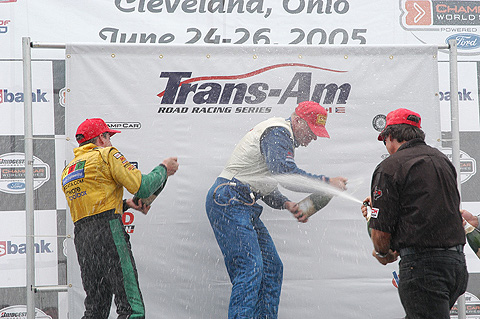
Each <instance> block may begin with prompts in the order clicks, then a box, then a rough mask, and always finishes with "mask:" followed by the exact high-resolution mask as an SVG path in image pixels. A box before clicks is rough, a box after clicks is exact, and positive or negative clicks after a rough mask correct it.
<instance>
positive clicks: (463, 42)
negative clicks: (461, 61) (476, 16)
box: [445, 33, 480, 50]
mask: <svg viewBox="0 0 480 319" xmlns="http://www.w3.org/2000/svg"><path fill="white" fill-rule="evenodd" d="M452 39H455V40H457V47H458V48H459V49H463V50H472V49H476V48H478V47H480V36H479V35H477V34H473V33H458V34H454V35H451V36H449V37H448V38H447V39H446V40H445V42H446V43H448V41H449V40H452Z"/></svg>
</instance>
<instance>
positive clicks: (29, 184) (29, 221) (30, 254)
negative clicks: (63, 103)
mask: <svg viewBox="0 0 480 319" xmlns="http://www.w3.org/2000/svg"><path fill="white" fill-rule="evenodd" d="M22 51H23V99H24V134H25V213H26V218H25V222H26V237H27V238H26V245H27V247H26V259H27V260H26V268H27V271H26V272H27V278H26V279H27V285H26V289H27V319H34V318H35V293H34V291H33V286H34V285H35V248H34V243H35V240H34V208H33V124H32V51H31V48H30V38H28V37H23V38H22Z"/></svg>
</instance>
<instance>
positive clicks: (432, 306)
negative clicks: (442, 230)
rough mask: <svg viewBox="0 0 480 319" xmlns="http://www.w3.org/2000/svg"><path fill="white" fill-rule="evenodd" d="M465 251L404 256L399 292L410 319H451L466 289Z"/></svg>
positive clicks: (443, 251) (401, 262) (432, 252)
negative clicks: (453, 308) (454, 308)
mask: <svg viewBox="0 0 480 319" xmlns="http://www.w3.org/2000/svg"><path fill="white" fill-rule="evenodd" d="M467 282H468V272H467V267H466V264H465V255H464V254H463V252H457V251H451V250H442V251H428V252H422V253H419V254H411V255H406V256H402V257H401V261H400V279H399V284H398V293H399V295H400V300H401V301H402V305H403V308H404V309H405V312H406V314H407V316H406V318H407V319H429V318H431V319H450V314H449V313H450V309H451V308H452V306H453V305H454V304H455V301H456V300H457V298H458V297H460V296H461V295H462V294H463V293H464V292H465V289H466V288H467Z"/></svg>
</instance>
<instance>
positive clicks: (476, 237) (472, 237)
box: [467, 227, 480, 258]
mask: <svg viewBox="0 0 480 319" xmlns="http://www.w3.org/2000/svg"><path fill="white" fill-rule="evenodd" d="M467 242H468V245H470V248H472V250H473V252H474V253H475V254H476V255H477V257H478V258H480V231H479V230H478V229H476V228H474V227H473V230H471V231H470V232H468V233H467Z"/></svg>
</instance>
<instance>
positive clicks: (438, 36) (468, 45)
mask: <svg viewBox="0 0 480 319" xmlns="http://www.w3.org/2000/svg"><path fill="white" fill-rule="evenodd" d="M399 4H400V7H399V9H400V25H401V26H402V28H403V29H404V30H406V31H409V32H411V33H412V34H413V36H415V38H417V40H419V42H421V43H424V44H426V43H448V41H449V40H451V39H455V40H456V41H457V49H458V54H459V55H479V54H480V35H479V30H480V1H471V0H468V1H467V0H464V1H454V0H451V1H445V0H400V2H399Z"/></svg>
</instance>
